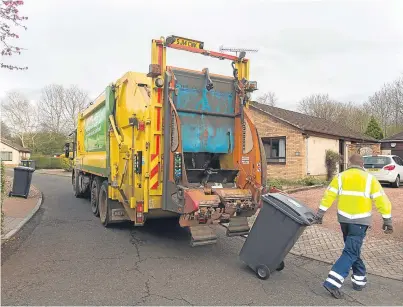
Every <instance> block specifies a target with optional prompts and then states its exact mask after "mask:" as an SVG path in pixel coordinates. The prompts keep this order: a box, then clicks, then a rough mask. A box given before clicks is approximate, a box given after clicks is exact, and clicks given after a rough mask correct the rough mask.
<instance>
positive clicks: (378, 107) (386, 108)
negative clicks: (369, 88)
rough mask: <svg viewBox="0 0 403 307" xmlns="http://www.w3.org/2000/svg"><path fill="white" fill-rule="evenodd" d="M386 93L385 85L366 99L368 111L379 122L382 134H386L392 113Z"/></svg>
mask: <svg viewBox="0 0 403 307" xmlns="http://www.w3.org/2000/svg"><path fill="white" fill-rule="evenodd" d="M388 91H389V89H388V87H387V85H384V87H383V88H382V89H381V90H379V91H377V92H375V93H374V94H373V95H372V96H371V97H369V98H368V103H367V104H366V106H367V108H368V111H369V112H370V113H371V114H372V115H374V117H375V118H376V119H377V120H378V121H379V124H380V126H381V128H382V130H383V131H384V134H387V131H388V126H389V123H390V121H391V118H392V116H391V115H392V112H390V108H391V105H392V104H391V100H390V99H389V97H388Z"/></svg>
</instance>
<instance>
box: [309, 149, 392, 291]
mask: <svg viewBox="0 0 403 307" xmlns="http://www.w3.org/2000/svg"><path fill="white" fill-rule="evenodd" d="M349 162H350V163H349V164H350V165H349V167H348V169H347V170H345V171H344V172H342V173H340V174H339V175H337V176H336V177H335V178H333V180H332V182H331V183H330V185H329V187H328V188H327V190H326V192H325V194H324V196H323V198H322V201H321V203H320V206H319V209H318V212H317V217H316V220H317V223H318V224H322V219H323V215H324V214H325V212H326V211H327V209H329V208H330V206H331V205H332V204H333V202H334V201H335V200H336V199H337V201H338V202H337V204H338V208H337V209H338V212H337V216H338V221H339V223H340V226H341V230H342V232H343V240H344V249H343V253H342V254H341V256H340V258H339V259H338V260H337V261H336V263H335V264H334V265H333V267H332V269H331V271H330V272H329V275H328V276H327V278H326V280H325V282H324V283H323V286H324V287H325V288H326V290H328V291H329V292H330V294H331V295H332V296H333V297H335V298H341V297H342V296H343V293H342V292H341V291H340V288H341V286H342V285H343V282H344V279H345V278H347V276H348V274H349V272H350V269H351V268H352V269H353V273H352V276H351V281H352V283H353V288H354V290H357V291H361V290H362V289H363V288H364V287H365V285H366V283H367V276H366V269H365V265H364V262H363V261H362V259H361V246H362V243H363V240H364V238H365V235H366V232H367V229H368V226H370V225H371V215H372V214H371V211H372V201H375V205H376V208H377V209H378V211H379V212H380V213H381V214H382V217H383V230H384V232H385V233H392V232H393V226H392V216H391V209H392V205H391V203H390V201H389V199H388V197H387V196H386V195H385V192H384V191H383V189H382V186H381V185H380V183H379V181H378V180H377V179H376V178H374V176H372V175H371V174H369V173H368V172H366V171H365V170H364V161H363V158H362V157H361V156H360V155H357V154H355V155H353V156H351V157H350V159H349Z"/></svg>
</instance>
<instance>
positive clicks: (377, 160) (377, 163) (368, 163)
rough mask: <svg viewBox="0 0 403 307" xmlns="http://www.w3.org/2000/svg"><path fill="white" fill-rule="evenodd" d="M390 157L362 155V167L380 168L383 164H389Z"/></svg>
mask: <svg viewBox="0 0 403 307" xmlns="http://www.w3.org/2000/svg"><path fill="white" fill-rule="evenodd" d="M391 163H392V159H391V158H390V157H364V167H365V168H367V167H371V168H382V167H384V166H385V165H388V164H391Z"/></svg>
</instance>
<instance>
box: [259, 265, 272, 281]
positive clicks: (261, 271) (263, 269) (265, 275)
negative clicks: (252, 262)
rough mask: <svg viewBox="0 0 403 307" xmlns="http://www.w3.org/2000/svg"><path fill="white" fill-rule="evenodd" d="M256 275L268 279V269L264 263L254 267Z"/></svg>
mask: <svg viewBox="0 0 403 307" xmlns="http://www.w3.org/2000/svg"><path fill="white" fill-rule="evenodd" d="M256 275H257V277H259V278H260V279H263V280H265V279H268V278H269V277H270V270H269V268H268V267H267V266H265V265H259V266H258V267H257V268H256Z"/></svg>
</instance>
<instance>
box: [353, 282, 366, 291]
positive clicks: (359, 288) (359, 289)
mask: <svg viewBox="0 0 403 307" xmlns="http://www.w3.org/2000/svg"><path fill="white" fill-rule="evenodd" d="M364 288H365V286H360V285H357V284H355V283H353V289H354V290H355V291H362V289H364Z"/></svg>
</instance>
